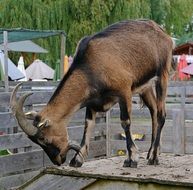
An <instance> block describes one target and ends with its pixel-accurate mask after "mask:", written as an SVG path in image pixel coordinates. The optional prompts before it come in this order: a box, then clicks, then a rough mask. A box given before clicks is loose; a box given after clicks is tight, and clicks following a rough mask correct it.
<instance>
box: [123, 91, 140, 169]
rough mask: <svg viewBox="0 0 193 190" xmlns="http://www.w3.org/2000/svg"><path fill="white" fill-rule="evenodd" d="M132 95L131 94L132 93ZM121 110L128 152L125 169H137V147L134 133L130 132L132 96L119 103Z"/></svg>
mask: <svg viewBox="0 0 193 190" xmlns="http://www.w3.org/2000/svg"><path fill="white" fill-rule="evenodd" d="M130 94H131V93H130ZM119 105H120V110H121V115H120V118H121V125H122V127H123V129H124V131H125V136H126V144H127V150H128V158H127V159H126V160H125V161H124V164H123V167H132V168H136V167H137V162H138V160H139V155H138V150H137V147H136V145H135V143H134V141H133V139H132V133H131V130H130V124H131V120H130V117H131V96H129V95H127V97H125V98H123V99H121V100H120V102H119Z"/></svg>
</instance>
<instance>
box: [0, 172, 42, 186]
mask: <svg viewBox="0 0 193 190" xmlns="http://www.w3.org/2000/svg"><path fill="white" fill-rule="evenodd" d="M39 173H40V171H31V172H25V173H21V174H16V175H10V176H6V177H2V178H0V189H11V188H14V189H15V188H16V187H18V186H20V185H22V184H24V183H25V182H26V181H28V180H30V179H31V178H33V177H35V176H36V175H38V174H39Z"/></svg>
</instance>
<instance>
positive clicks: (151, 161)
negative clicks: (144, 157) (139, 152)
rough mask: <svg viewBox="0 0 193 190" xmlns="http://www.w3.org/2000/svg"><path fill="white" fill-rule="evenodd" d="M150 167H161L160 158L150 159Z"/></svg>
mask: <svg viewBox="0 0 193 190" xmlns="http://www.w3.org/2000/svg"><path fill="white" fill-rule="evenodd" d="M147 164H148V165H155V166H156V165H159V160H158V158H156V159H149V160H148V162H147Z"/></svg>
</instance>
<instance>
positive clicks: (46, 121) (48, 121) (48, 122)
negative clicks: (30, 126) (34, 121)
mask: <svg viewBox="0 0 193 190" xmlns="http://www.w3.org/2000/svg"><path fill="white" fill-rule="evenodd" d="M49 124H50V120H48V119H46V120H44V121H43V122H40V123H39V124H38V128H43V127H49Z"/></svg>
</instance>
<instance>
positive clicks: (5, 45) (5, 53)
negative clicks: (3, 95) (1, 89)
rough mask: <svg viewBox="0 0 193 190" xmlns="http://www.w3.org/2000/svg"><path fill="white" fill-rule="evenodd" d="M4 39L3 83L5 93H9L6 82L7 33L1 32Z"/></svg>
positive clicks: (7, 81)
mask: <svg viewBox="0 0 193 190" xmlns="http://www.w3.org/2000/svg"><path fill="white" fill-rule="evenodd" d="M3 39H4V72H5V75H4V82H5V92H8V91H9V80H8V47H7V46H8V32H7V31H4V32H3Z"/></svg>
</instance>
